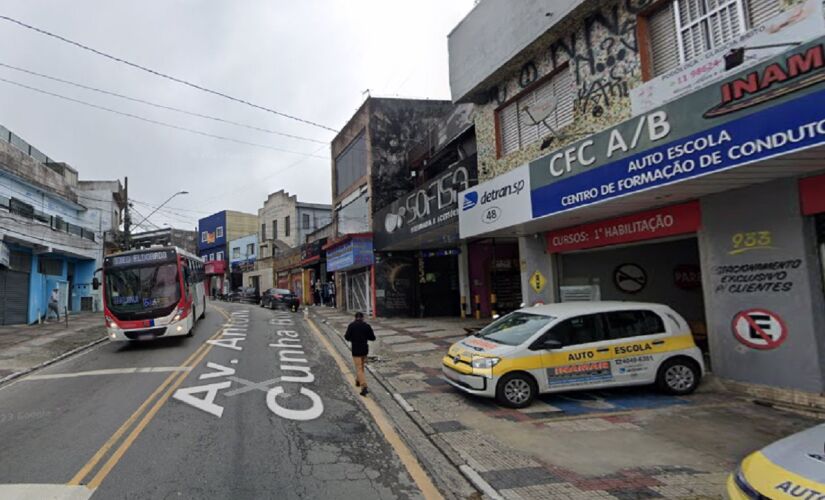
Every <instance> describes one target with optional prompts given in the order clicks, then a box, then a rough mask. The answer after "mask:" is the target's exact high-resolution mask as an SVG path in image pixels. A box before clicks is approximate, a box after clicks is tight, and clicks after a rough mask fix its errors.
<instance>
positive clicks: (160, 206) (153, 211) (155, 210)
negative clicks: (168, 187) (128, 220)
mask: <svg viewBox="0 0 825 500" xmlns="http://www.w3.org/2000/svg"><path fill="white" fill-rule="evenodd" d="M179 194H189V191H178V192H177V193H175V194H173V195H172V196H170V197H169V198H168V199H167V200H166V201H164V202H163V203H161V204H160V205H159V206H158V207H157V208H156V209H154V210H152V213H150V214H149V215H147V216H146V217H144V218H143V220H142V221H140V222H138V223H137V224H135V226H139V225H140V224H141V223H142V222H143V221H145V220H146V219H148V218H149V217H151V216H152V215H154V214H155V212H157V211H158V210H160V209H161V208H163V206H164V205H166V204H167V203H169V202H170V201H172V198H174V197H175V196H177V195H179Z"/></svg>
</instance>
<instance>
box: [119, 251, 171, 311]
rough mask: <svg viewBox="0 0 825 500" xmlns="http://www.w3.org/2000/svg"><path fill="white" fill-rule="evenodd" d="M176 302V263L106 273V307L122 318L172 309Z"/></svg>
mask: <svg viewBox="0 0 825 500" xmlns="http://www.w3.org/2000/svg"><path fill="white" fill-rule="evenodd" d="M179 300H180V284H179V281H178V266H177V265H176V264H161V265H159V266H142V267H132V268H116V269H109V270H107V271H106V305H107V306H108V307H109V309H110V310H111V311H112V312H114V313H115V314H118V315H119V316H120V317H122V318H123V315H124V314H125V315H133V316H135V317H137V316H147V315H146V314H143V313H150V312H152V311H158V310H161V309H168V308H170V307H174V306H175V305H176V304H177V303H178V301H179ZM124 319H125V318H124Z"/></svg>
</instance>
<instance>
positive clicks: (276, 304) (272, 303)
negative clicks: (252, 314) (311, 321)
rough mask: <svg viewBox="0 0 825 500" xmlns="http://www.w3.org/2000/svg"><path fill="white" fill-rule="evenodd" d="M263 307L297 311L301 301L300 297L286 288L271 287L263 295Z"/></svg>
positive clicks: (261, 302)
mask: <svg viewBox="0 0 825 500" xmlns="http://www.w3.org/2000/svg"><path fill="white" fill-rule="evenodd" d="M260 304H261V307H267V308H269V309H284V310H290V311H297V310H298V306H299V305H300V301H299V300H298V297H297V296H296V295H295V294H294V293H292V292H290V291H289V290H287V289H285V288H270V289H268V290H264V293H263V294H262V295H261V301H260Z"/></svg>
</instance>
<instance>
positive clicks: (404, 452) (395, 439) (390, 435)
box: [306, 318, 444, 500]
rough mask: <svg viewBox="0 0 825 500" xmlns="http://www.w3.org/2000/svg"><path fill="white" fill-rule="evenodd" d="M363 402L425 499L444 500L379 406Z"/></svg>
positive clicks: (317, 335) (318, 336)
mask: <svg viewBox="0 0 825 500" xmlns="http://www.w3.org/2000/svg"><path fill="white" fill-rule="evenodd" d="M306 321H307V323H308V324H309V326H310V330H312V333H313V334H314V335H315V338H316V339H317V340H318V341H319V342H320V343H321V344H322V345H323V346H324V348H325V349H326V350H327V352H328V353H329V354H330V356H332V359H334V360H335V363H336V364H337V365H338V369H339V370H341V373H343V374H344V375H347V376H352V370H351V369H350V366H349V364H347V363H346V362H345V361H344V359H343V358H342V357H341V355H340V354H339V353H338V351H337V350H336V349H335V347H334V346H333V345H332V344H331V343H330V341H329V340H328V339H327V338H326V337H325V336H324V335H323V334H322V333H321V330H319V329H318V327H317V326H316V325H315V322H314V321H312V319H311V318H306ZM350 390H351V391H353V393H355V394H357V392H356V389H355V387H354V386H350ZM361 402H362V403H364V406H366V408H367V411H369V412H370V415H372V418H373V420H374V421H375V423H376V424H377V425H378V428H379V429H380V430H381V432H382V433H383V434H384V438H385V439H386V440H387V442H388V443H390V446H392V447H393V449H394V450H395V453H396V455H398V458H399V459H400V460H401V463H403V464H404V467H405V468H406V469H407V472H408V473H409V474H410V477H412V479H413V481H415V484H416V485H418V489H419V490H421V494H422V495H424V498H427V499H442V500H443V498H444V497H443V496H441V493H439V491H438V489H437V488H436V487H435V485H434V484H433V482H432V480H431V479H430V476H428V475H427V473H426V472H424V469H423V468H422V467H421V464H419V463H418V460H416V458H415V456H413V454H412V452H411V451H410V449H409V448H408V447H407V445H406V444H405V443H404V441H402V440H401V437H400V436H399V435H398V433H397V432H395V429H394V427H393V425H392V424H391V423H390V421H389V420H388V419H387V417H386V416H385V415H384V412H383V410H381V408H379V407H378V405H377V404H376V403H375V401H373V400H372V399H370V398H362V399H361Z"/></svg>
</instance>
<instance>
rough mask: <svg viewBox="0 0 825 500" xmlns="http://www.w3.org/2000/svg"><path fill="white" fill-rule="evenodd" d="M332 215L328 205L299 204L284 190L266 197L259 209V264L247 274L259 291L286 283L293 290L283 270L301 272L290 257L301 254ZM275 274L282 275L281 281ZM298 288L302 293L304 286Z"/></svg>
mask: <svg viewBox="0 0 825 500" xmlns="http://www.w3.org/2000/svg"><path fill="white" fill-rule="evenodd" d="M331 213H332V207H331V206H330V205H324V204H321V203H306V202H302V201H298V197H297V196H296V195H290V194H289V193H288V192H286V191H284V190H283V189H282V190H280V191H277V192H275V193H271V194H270V195H269V196H268V197H267V199H266V201H265V202H264V204H263V206H262V207H261V208H259V209H258V229H257V231H258V261H257V264H256V266H255V270H254V271H253V272H251V273H250V278H251V279H255V280H256V281H257V282H258V283H260V287H261V288H260V290H265V289H266V288H271V287H273V286H280V285H278V283H279V282H280V283H281V284H284V283H286V282H288V281H289V282H291V283H293V285H291V286H292V288H294V280H291V281H290V280H288V279H286V278H285V277H284V276H283V274H284V273H285V272H286V271H285V269H284V266H285V265H286V264H287V263H291V265H293V267H295V268H296V270H297V269H300V267H301V266H300V259H298V260H297V261H295V259H294V258H292V257H290V256H291V255H292V254H293V253H294V252H296V251H297V252H298V253H300V252H301V248H302V247H303V245H304V243H305V242H306V239H307V236H308V235H310V234H312V233H313V232H315V231H317V230H318V229H320V228H322V227H324V226H327V225H329V223H330V220H331ZM293 249H297V250H293ZM293 261H294V262H293ZM276 268H277V269H278V270H276ZM296 272H297V271H296ZM278 273H281V274H282V276H281V277H280V279H279V278H278V276H277V274H278ZM300 287H301V289H302V290H303V288H304V286H303V283H301V285H300ZM282 288H290V286H286V287H282ZM292 288H290V289H292ZM293 291H295V290H294V289H293ZM300 295H302V294H299V296H300Z"/></svg>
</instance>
